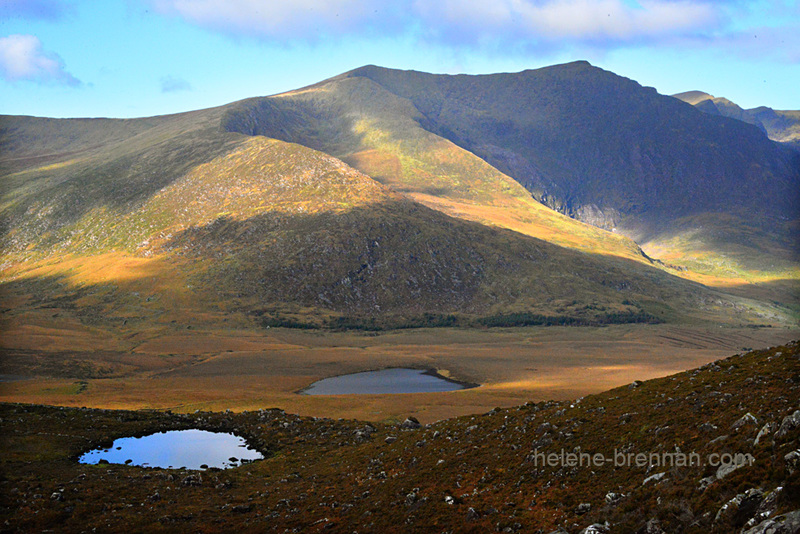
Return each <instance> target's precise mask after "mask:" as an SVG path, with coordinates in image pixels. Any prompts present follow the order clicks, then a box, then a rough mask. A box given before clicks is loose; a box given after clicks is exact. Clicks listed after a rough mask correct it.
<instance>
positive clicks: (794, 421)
mask: <svg viewBox="0 0 800 534" xmlns="http://www.w3.org/2000/svg"><path fill="white" fill-rule="evenodd" d="M798 427H800V410H796V411H795V412H794V413H793V414H792V415H787V416H786V417H784V418H783V421H781V427H780V428H779V429H778V431H777V432H775V439H780V438H782V437H784V436H786V435H787V434H789V433H790V432H792V431H793V430H794V429H796V428H798Z"/></svg>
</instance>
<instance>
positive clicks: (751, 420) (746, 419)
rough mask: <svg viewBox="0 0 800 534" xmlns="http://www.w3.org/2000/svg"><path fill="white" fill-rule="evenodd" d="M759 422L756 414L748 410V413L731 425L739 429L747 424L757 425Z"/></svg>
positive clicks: (734, 428)
mask: <svg viewBox="0 0 800 534" xmlns="http://www.w3.org/2000/svg"><path fill="white" fill-rule="evenodd" d="M757 424H758V418H756V416H755V415H753V414H751V413H750V412H747V413H746V414H744V415H743V416H741V417H740V418H739V419H737V420H736V421H734V423H733V424H732V425H731V428H732V429H733V430H738V429H740V428H742V427H743V426H747V425H753V426H755V425H757Z"/></svg>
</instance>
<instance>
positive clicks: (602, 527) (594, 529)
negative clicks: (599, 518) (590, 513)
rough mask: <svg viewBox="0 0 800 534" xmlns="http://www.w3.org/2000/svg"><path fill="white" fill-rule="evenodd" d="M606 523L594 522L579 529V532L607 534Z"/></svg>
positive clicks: (584, 533) (583, 533) (607, 526)
mask: <svg viewBox="0 0 800 534" xmlns="http://www.w3.org/2000/svg"><path fill="white" fill-rule="evenodd" d="M609 532H611V531H610V530H609V525H608V523H594V524H592V525H589V526H588V527H586V528H585V529H583V530H581V534H609Z"/></svg>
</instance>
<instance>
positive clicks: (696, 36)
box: [146, 0, 794, 58]
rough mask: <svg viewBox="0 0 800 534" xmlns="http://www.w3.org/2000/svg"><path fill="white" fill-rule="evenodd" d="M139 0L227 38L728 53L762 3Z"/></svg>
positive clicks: (769, 36) (770, 36)
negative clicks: (380, 39) (381, 39)
mask: <svg viewBox="0 0 800 534" xmlns="http://www.w3.org/2000/svg"><path fill="white" fill-rule="evenodd" d="M146 1H149V2H150V4H151V5H153V6H154V7H155V8H156V10H157V11H158V12H160V13H162V14H167V15H172V16H177V17H181V18H183V19H185V20H186V21H188V22H190V23H192V24H196V25H199V26H202V27H205V28H208V29H210V30H213V31H217V32H222V33H225V34H228V35H233V36H236V37H251V38H256V39H262V40H266V41H271V42H281V43H289V42H298V41H305V42H312V43H330V42H333V41H335V39H337V38H342V37H346V36H355V37H361V36H374V35H401V34H405V35H414V36H416V37H417V38H418V39H419V40H421V41H422V42H427V43H433V44H438V45H444V46H449V47H453V48H464V47H467V48H482V49H486V50H495V51H503V52H504V53H507V52H509V51H513V50H520V49H521V50H530V49H532V48H540V49H547V50H559V49H570V48H574V47H581V48H582V49H585V50H596V51H600V52H602V51H605V50H611V49H614V48H624V47H631V46H641V45H647V46H682V45H683V46H698V45H700V46H704V47H719V48H720V49H724V50H725V51H727V52H730V53H736V54H738V53H740V51H739V50H737V49H736V48H735V46H734V45H733V44H732V43H733V41H734V40H735V37H736V36H737V35H740V34H741V33H742V28H741V27H737V26H736V24H737V23H738V21H739V20H742V19H741V18H740V17H738V14H741V13H742V12H743V11H747V10H751V9H761V8H762V7H763V6H761V3H758V4H759V6H761V7H758V6H755V5H754V3H753V2H751V1H749V0H638V1H636V2H632V1H629V0H493V1H491V2H487V1H486V0H437V1H435V2H434V1H431V0H294V1H292V2H286V1H285V0H280V1H275V0H146ZM767 5H769V2H767ZM792 9H794V8H792ZM789 19H791V17H789ZM787 26H788V23H787V24H778V25H774V26H773V27H771V28H762V29H761V30H762V35H763V36H764V39H765V40H770V41H776V40H777V37H776V36H779V35H780V36H785V35H786V34H787V31H786V27H787ZM789 56H790V54H784V56H783V57H784V58H786V57H789Z"/></svg>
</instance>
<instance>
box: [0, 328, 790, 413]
mask: <svg viewBox="0 0 800 534" xmlns="http://www.w3.org/2000/svg"><path fill="white" fill-rule="evenodd" d="M232 320H233V319H232ZM219 323H220V321H219V320H209V321H208V325H204V324H203V323H202V322H200V321H195V322H193V323H191V325H190V326H192V328H191V329H187V328H186V325H185V324H182V323H178V326H173V325H171V324H170V323H168V325H167V326H163V327H161V328H160V329H152V330H144V331H142V330H137V329H131V331H130V332H124V331H123V332H122V333H121V334H115V335H107V333H105V332H104V331H102V330H99V329H98V331H97V332H93V331H89V330H87V329H85V328H84V329H81V328H79V327H76V325H74V324H72V323H64V324H63V325H61V327H60V328H56V327H53V319H51V318H49V317H46V318H43V324H47V325H50V327H49V328H44V327H43V326H37V324H36V323H35V322H30V321H29V322H27V323H25V324H24V325H22V326H19V327H15V325H14V324H13V323H12V324H10V325H8V327H7V328H5V329H4V331H3V332H4V335H3V338H2V339H0V346H3V347H5V351H4V352H3V354H2V356H1V357H0V372H1V373H5V374H9V375H16V376H17V377H19V376H24V377H29V378H30V379H28V380H18V381H13V382H0V401H4V402H25V403H34V404H53V405H61V406H77V407H80V406H86V407H94V408H120V409H143V408H144V409H170V410H172V411H175V412H194V411H195V410H198V409H200V410H206V411H222V410H226V409H231V410H234V411H242V410H257V409H261V408H267V407H275V408H281V409H284V410H286V411H288V412H291V413H296V414H300V415H308V416H317V417H332V418H339V417H345V418H354V419H359V420H366V421H373V422H397V421H402V420H403V419H404V418H405V417H407V416H409V415H413V416H415V417H417V418H418V419H419V420H420V421H421V422H423V423H429V422H433V421H437V420H441V419H445V418H449V417H454V416H459V415H467V414H475V413H483V412H486V411H488V410H490V409H492V408H494V407H497V406H501V407H508V406H515V405H519V404H523V403H525V402H528V401H542V400H568V399H575V398H577V397H580V396H583V395H587V394H590V393H599V392H601V391H605V390H608V389H610V388H613V387H616V386H619V385H622V384H627V383H630V382H632V381H633V380H646V379H649V378H656V377H661V376H666V375H668V374H671V373H677V372H679V371H682V370H685V369H691V368H694V367H699V366H701V365H704V364H706V363H708V362H710V361H713V360H716V359H719V358H722V357H725V356H727V355H729V354H732V353H734V352H737V351H741V350H743V349H747V348H754V347H763V346H767V345H774V344H780V343H785V342H787V341H789V340H791V339H796V338H798V337H800V331H798V330H797V329H786V328H779V327H773V328H735V327H731V326H719V325H713V324H711V325H709V324H706V325H698V326H689V325H616V326H607V327H524V328H491V329H474V328H432V329H414V330H397V331H389V332H355V331H348V332H331V331H322V330H299V329H286V328H271V329H263V328H262V329H255V328H252V327H250V326H249V325H248V323H247V322H244V321H243V322H242V323H241V324H230V323H228V324H229V327H228V328H226V329H224V330H223V329H221V328H219ZM56 326H58V324H57V323H56ZM77 334H83V335H77ZM92 335H94V337H92ZM65 347H69V348H70V349H71V350H65ZM385 367H413V368H418V369H436V370H438V371H439V372H440V373H442V374H445V375H448V376H450V377H452V378H454V379H457V380H462V381H465V382H472V383H479V384H481V387H478V388H474V389H469V390H462V391H453V392H447V393H429V394H426V393H419V394H406V395H337V396H325V397H316V396H308V395H298V394H297V393H296V392H297V391H299V390H301V389H303V388H305V387H307V386H308V385H309V384H311V383H312V382H314V381H316V380H319V379H322V378H326V377H330V376H335V375H339V374H346V373H353V372H358V371H365V370H374V369H380V368H385Z"/></svg>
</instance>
